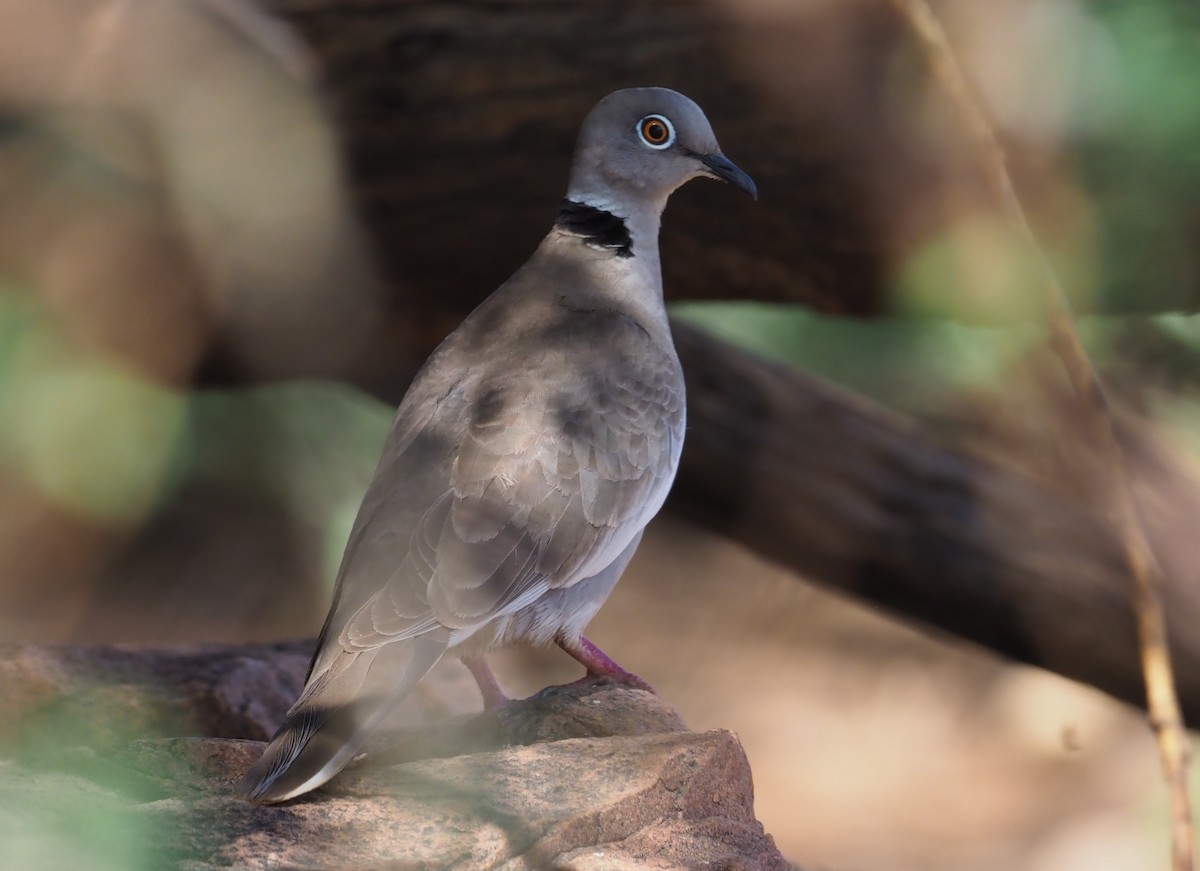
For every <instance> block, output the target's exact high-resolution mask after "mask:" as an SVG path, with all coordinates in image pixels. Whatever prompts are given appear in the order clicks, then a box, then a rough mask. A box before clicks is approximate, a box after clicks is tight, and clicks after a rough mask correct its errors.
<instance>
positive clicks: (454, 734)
mask: <svg viewBox="0 0 1200 871" xmlns="http://www.w3.org/2000/svg"><path fill="white" fill-rule="evenodd" d="M308 649H310V648H309V646H308V645H305V644H301V643H296V644H284V645H260V646H246V647H226V646H222V647H193V648H180V649H158V650H152V649H137V648H128V647H111V646H98V647H94V648H84V647H39V646H26V647H9V648H3V649H0V697H3V698H4V699H5V704H4V707H3V709H0V738H2V739H3V743H2V744H0V843H3V844H5V848H4V855H5V857H6V859H7V860H8V861H15V862H17V863H18V864H16V865H9V867H24V868H61V867H80V868H83V867H86V868H95V869H104V871H107V869H109V868H112V869H117V868H121V869H126V871H133V869H140V868H147V869H149V868H179V869H186V871H203V869H210V868H229V867H236V868H250V869H259V868H262V869H266V868H314V869H315V868H337V869H351V868H395V869H436V868H454V869H465V871H469V869H474V868H488V869H511V871H516V869H542V868H554V869H576V871H584V869H596V871H599V869H692V868H696V869H701V868H704V869H730V871H757V869H764V871H768V869H769V871H775V869H780V871H783V869H787V868H788V867H789V866H788V864H787V862H786V861H785V860H784V859H783V858H782V856H781V855H780V854H779V852H778V851H777V850H776V848H775V845H774V842H773V841H772V839H771V838H770V836H769V835H766V834H765V833H764V832H763V829H762V826H761V825H760V824H759V823H758V822H757V821H756V819H755V817H754V812H753V786H752V783H751V775H750V768H749V765H748V763H747V761H746V757H745V754H744V753H743V751H742V748H741V746H740V744H739V743H738V740H737V738H736V737H735V736H734V735H732V734H731V733H728V732H721V731H717V732H706V733H696V732H689V731H687V730H686V727H685V726H684V724H683V722H682V721H681V719H680V718H679V715H678V714H677V713H676V712H675V710H674V709H673V708H671V707H670V706H669V705H668V704H666V703H665V702H664V701H662V700H661V699H659V698H657V697H655V696H653V695H651V694H649V693H645V692H642V691H639V690H633V689H630V688H627V687H623V686H613V685H607V684H579V685H572V686H569V687H562V688H555V689H552V690H549V691H546V692H543V693H539V694H538V695H537V696H535V697H533V698H532V699H528V700H526V701H523V702H518V703H515V704H514V705H511V706H510V707H508V708H506V709H504V710H502V711H499V712H496V713H491V714H477V715H461V716H457V717H450V718H448V719H447V718H446V717H445V706H444V705H440V704H439V703H437V702H436V701H435V702H432V703H431V702H430V701H429V698H430V696H429V694H427V695H426V696H425V705H424V707H426V708H427V709H428V710H427V711H426V712H425V713H423V714H419V715H411V714H410V715H409V717H408V718H406V720H404V721H403V722H406V723H407V724H408V726H409V728H406V729H405V730H403V731H389V732H386V733H384V734H382V735H380V736H379V738H378V740H377V741H376V742H375V743H374V744H373V745H372V748H370V749H369V750H368V753H367V755H366V756H365V757H364V758H362V759H361V760H360V761H359V762H358V763H356V764H355V765H353V766H351V768H349V769H348V770H347V771H346V772H344V773H343V774H342V775H341V776H339V777H338V778H336V779H335V780H334V781H333V782H332V783H330V784H329V785H328V786H326V787H325V788H324V789H322V790H319V791H318V792H316V793H314V794H312V795H310V796H306V797H304V798H302V799H299V800H296V801H293V802H289V803H287V804H284V805H279V806H274V807H257V806H254V805H250V804H248V803H246V802H244V801H242V800H240V799H239V798H237V797H236V796H235V795H234V794H233V787H234V785H235V784H236V783H237V780H238V778H239V777H240V776H241V773H242V772H243V771H244V770H245V769H246V768H247V767H248V766H249V765H250V763H251V762H252V761H253V760H254V759H255V758H256V757H257V754H258V753H259V752H261V750H262V744H261V743H260V741H261V739H262V738H265V737H266V735H267V733H268V732H269V731H270V730H271V728H272V727H273V725H274V723H275V722H277V721H278V719H279V718H280V717H281V716H282V713H283V711H284V710H285V709H286V707H287V705H288V704H289V703H290V701H291V699H292V697H293V695H294V691H295V689H296V688H298V685H299V681H300V680H301V678H302V675H303V671H304V668H305V666H306V665H307V651H308ZM442 680H443V681H445V682H451V683H452V682H453V680H454V678H453V676H450V677H443V678H442ZM436 697H437V693H436V690H435V691H434V693H433V698H434V699H435V700H436ZM439 707H440V708H441V709H442V719H441V721H440V722H437V723H436V724H433V723H432V722H431V721H433V720H435V719H436V713H437V711H436V709H438V708H439ZM421 721H424V722H426V723H427V725H425V726H424V727H419V726H418V727H417V728H412V726H413V724H414V723H417V724H419V723H420V722H421ZM197 725H203V726H204V727H206V728H207V729H208V732H209V733H211V734H205V735H204V737H196V736H195V731H194V730H195V727H196V726H197ZM189 730H193V731H192V732H191V734H189ZM146 736H153V737H146ZM6 864H8V862H6Z"/></svg>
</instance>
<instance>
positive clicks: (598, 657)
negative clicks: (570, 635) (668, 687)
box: [556, 635, 657, 695]
mask: <svg viewBox="0 0 1200 871" xmlns="http://www.w3.org/2000/svg"><path fill="white" fill-rule="evenodd" d="M556 641H557V643H558V646H559V647H561V648H562V649H563V650H565V651H566V652H567V653H569V654H571V656H572V657H574V658H575V659H576V660H577V661H578V662H579V664H580V665H582V666H583V667H584V668H586V669H587V675H586V676H585V677H582V678H580V679H579V680H577V681H573V682H571V683H569V684H564V685H563V686H565V687H574V686H588V685H592V684H596V683H601V682H608V683H616V684H624V685H625V686H628V687H633V688H634V689H639V690H645V691H646V692H648V693H654V687H652V686H650V684H648V683H646V682H645V681H644V680H642V679H641V678H640V677H638V676H637V675H636V674H634V673H633V672H631V671H626V670H625V669H623V668H621V666H619V665H617V664H616V662H614V661H613V660H612V658H611V657H609V655H608V654H607V653H605V652H604V651H603V650H601V649H600V648H599V647H597V646H596V645H595V644H592V642H590V641H588V640H587V638H585V637H583V636H582V635H581V636H579V638H578V639H576V640H568V639H565V638H558V639H556ZM655 695H657V693H655Z"/></svg>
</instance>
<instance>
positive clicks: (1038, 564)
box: [669, 323, 1200, 717]
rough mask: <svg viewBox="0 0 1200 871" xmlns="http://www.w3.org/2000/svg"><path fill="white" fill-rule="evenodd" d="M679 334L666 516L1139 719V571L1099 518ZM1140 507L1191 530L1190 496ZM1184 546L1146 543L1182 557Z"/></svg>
mask: <svg viewBox="0 0 1200 871" xmlns="http://www.w3.org/2000/svg"><path fill="white" fill-rule="evenodd" d="M674 330H675V337H676V344H677V346H678V347H679V352H680V357H681V358H682V360H683V361H684V369H685V372H686V374H687V381H688V416H689V421H690V427H689V429H688V440H687V446H686V450H685V451H684V457H683V465H682V467H681V469H680V474H679V478H678V480H677V482H676V485H675V490H674V493H673V496H672V500H671V502H670V503H669V507H670V508H672V509H673V510H676V511H679V512H681V513H682V514H684V515H685V516H687V517H688V518H690V519H692V520H695V521H696V522H699V523H701V524H702V525H704V526H706V527H708V528H710V529H712V530H714V531H716V532H719V533H721V534H723V535H727V536H729V537H731V538H733V539H735V540H737V541H739V542H741V543H743V544H745V545H747V546H748V547H750V548H752V549H753V550H755V551H757V552H758V553H760V554H763V555H764V556H766V557H768V558H770V559H772V560H775V561H776V562H779V563H781V564H783V565H787V566H789V567H791V568H794V569H796V570H797V571H798V572H800V573H801V574H802V575H803V576H805V577H806V578H808V579H810V580H813V581H815V582H817V583H820V584H822V585H824V586H827V587H830V588H833V589H835V590H839V591H842V592H845V593H849V594H851V595H853V596H856V597H858V598H860V599H863V600H865V601H867V602H870V603H873V604H876V605H880V606H882V607H884V608H887V609H889V610H891V611H892V612H894V613H897V614H900V615H902V616H904V617H908V618H912V619H915V620H918V621H920V622H921V623H924V624H926V625H928V626H933V627H936V628H938V629H941V630H944V631H946V632H950V633H953V634H954V635H957V636H959V637H961V638H965V639H967V640H969V641H972V642H974V643H976V644H979V645H982V646H985V647H988V648H990V649H992V650H994V651H996V652H998V653H1001V654H1003V655H1004V656H1008V657H1011V658H1013V659H1016V660H1018V661H1022V662H1027V663H1030V664H1032V665H1037V666H1040V667H1042V668H1046V669H1049V670H1050V671H1054V672H1057V673H1059V674H1062V675H1065V676H1067V677H1070V678H1073V679H1075V680H1079V681H1083V682H1085V683H1089V684H1091V685H1093V686H1096V687H1098V688H1100V689H1102V690H1104V691H1105V692H1107V693H1109V694H1111V695H1113V696H1116V697H1117V698H1119V699H1122V700H1124V701H1126V702H1129V703H1130V704H1134V705H1139V706H1141V705H1144V704H1145V690H1144V686H1143V683H1142V678H1141V673H1140V671H1139V668H1138V645H1137V636H1136V631H1135V627H1134V618H1133V613H1132V610H1131V608H1130V601H1129V584H1128V573H1127V571H1126V568H1125V564H1124V559H1123V555H1122V551H1121V548H1120V545H1119V543H1118V542H1117V541H1116V540H1115V539H1114V536H1113V534H1112V531H1111V529H1110V528H1109V527H1108V526H1107V524H1106V523H1105V522H1104V520H1103V519H1102V518H1101V517H1099V516H1097V515H1096V514H1095V513H1093V512H1092V511H1091V510H1089V509H1087V508H1085V507H1083V506H1082V505H1080V504H1075V503H1073V502H1070V501H1067V500H1065V499H1064V498H1062V497H1061V496H1059V495H1058V494H1057V493H1056V492H1054V491H1053V490H1052V489H1050V488H1048V487H1046V486H1043V485H1039V484H1038V483H1036V482H1035V481H1034V480H1033V479H1031V478H1029V477H1027V476H1026V475H1024V474H1022V473H1020V472H1018V471H1016V470H1014V469H1012V468H1009V467H1006V466H1003V465H1000V464H997V463H993V462H990V461H987V460H985V459H983V458H981V457H979V456H975V455H973V454H971V453H969V452H966V451H963V450H960V449H955V448H952V447H947V446H944V445H939V444H938V443H936V442H935V441H933V440H931V439H930V438H929V436H928V434H926V433H923V432H922V431H921V430H919V429H918V428H917V427H916V426H915V425H914V424H913V423H912V422H910V421H906V420H904V419H902V418H899V417H896V416H893V415H890V414H888V413H885V412H884V411H882V410H880V409H878V408H875V407H873V406H872V405H870V404H869V403H867V402H864V401H862V400H860V399H858V398H856V397H854V396H852V395H850V394H847V393H845V392H843V391H841V390H838V389H835V388H832V387H830V386H828V385H825V384H823V383H821V382H819V381H817V380H815V379H813V378H811V377H808V376H806V375H804V374H802V373H800V372H797V371H794V370H791V369H788V368H786V367H782V366H778V365H774V364H770V363H767V362H765V361H763V360H761V359H759V358H756V357H754V356H752V355H749V354H746V353H744V352H740V351H738V350H736V349H734V348H731V347H729V346H727V345H724V344H722V343H719V342H716V341H714V340H713V339H711V338H709V337H707V336H705V335H704V334H702V333H699V332H697V331H696V330H695V329H693V328H690V327H687V326H685V325H682V324H678V323H676V324H675V326H674ZM1175 476H1176V479H1177V478H1178V470H1177V469H1176V470H1175ZM1162 477H1163V476H1161V475H1159V476H1156V480H1155V482H1154V483H1155V484H1158V483H1160V480H1158V478H1162ZM1145 500H1146V502H1147V503H1154V502H1158V505H1157V506H1154V508H1153V511H1152V514H1151V516H1153V517H1156V518H1158V517H1164V518H1169V517H1172V516H1173V515H1175V512H1176V511H1184V512H1190V513H1186V514H1184V515H1183V516H1192V517H1194V516H1196V515H1195V511H1196V509H1197V505H1196V491H1195V490H1194V489H1193V488H1188V489H1185V490H1180V491H1177V492H1174V493H1171V492H1164V490H1163V488H1161V487H1157V486H1156V487H1155V489H1154V490H1152V491H1150V492H1149V493H1148V494H1147V495H1146V497H1145ZM1164 502H1167V503H1173V504H1172V505H1165V504H1163V503H1164ZM1174 532H1175V530H1173V529H1171V528H1170V526H1169V524H1168V525H1157V526H1155V527H1153V528H1152V529H1151V534H1152V536H1153V537H1156V538H1157V539H1158V541H1156V544H1162V545H1163V547H1164V549H1169V550H1175V551H1177V550H1178V548H1179V547H1180V545H1181V543H1180V542H1179V541H1177V540H1175V539H1174V537H1173V533H1174ZM1164 538H1169V539H1170V541H1169V542H1163V541H1161V540H1162V539H1164ZM1188 545H1190V542H1189V543H1188ZM1190 559H1191V556H1190V555H1189V556H1187V557H1182V556H1181V557H1180V558H1179V559H1178V560H1176V564H1180V563H1182V564H1185V565H1186V564H1187V563H1188V562H1189V561H1190ZM730 581H731V583H736V579H730ZM1171 581H1172V582H1171V583H1169V584H1168V585H1167V586H1166V588H1165V590H1164V597H1165V599H1166V603H1167V613H1168V615H1169V620H1170V623H1171V626H1172V627H1173V628H1174V629H1175V631H1173V632H1172V633H1171V637H1172V654H1173V656H1174V657H1175V661H1176V663H1177V673H1176V679H1177V683H1178V687H1179V694H1180V698H1181V701H1182V704H1183V709H1184V712H1185V714H1186V715H1187V716H1188V717H1195V716H1197V715H1200V638H1198V637H1197V634H1196V633H1195V632H1194V631H1186V630H1187V629H1188V627H1193V626H1195V625H1196V620H1197V618H1200V591H1198V590H1197V588H1196V586H1195V585H1194V584H1192V583H1191V582H1190V578H1187V577H1185V578H1172V579H1171Z"/></svg>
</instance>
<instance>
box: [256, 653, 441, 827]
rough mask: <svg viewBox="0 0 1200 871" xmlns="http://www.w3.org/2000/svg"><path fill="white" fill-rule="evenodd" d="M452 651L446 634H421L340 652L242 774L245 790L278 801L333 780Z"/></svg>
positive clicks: (260, 800)
mask: <svg viewBox="0 0 1200 871" xmlns="http://www.w3.org/2000/svg"><path fill="white" fill-rule="evenodd" d="M445 650H446V642H445V640H444V639H436V638H431V637H429V636H421V637H418V638H413V639H407V640H405V641H399V642H394V643H391V644H387V645H384V646H382V647H379V648H376V649H374V650H367V651H361V652H354V653H343V654H341V656H339V657H338V658H337V659H336V660H334V661H333V662H332V663H331V664H330V667H329V668H326V669H324V670H323V671H321V672H320V673H319V674H317V675H314V676H312V677H310V679H309V682H308V685H307V686H306V687H305V688H304V692H303V693H301V694H300V698H299V699H298V700H297V701H296V704H294V705H293V706H292V709H291V710H290V711H288V714H287V717H286V718H285V719H284V721H283V724H282V725H281V726H280V727H279V729H278V730H277V731H276V732H275V737H273V738H272V739H271V742H270V744H268V745H267V749H266V750H265V751H263V755H262V757H261V758H260V759H259V760H258V762H256V763H254V765H253V766H251V768H250V770H249V771H248V772H246V775H245V777H243V778H242V782H241V785H240V792H241V793H242V794H243V795H244V796H245V797H246V798H248V799H250V800H251V801H253V802H257V803H259V804H273V803H275V802H281V801H287V800H288V799H291V798H295V797H296V796H299V795H303V794H304V793H306V792H309V791H310V790H313V789H316V788H317V787H318V786H321V785H322V784H323V783H325V782H327V781H328V780H329V779H330V778H332V777H333V776H334V775H335V774H337V773H338V772H339V771H341V770H342V768H344V767H345V766H346V764H347V763H349V762H350V760H351V759H353V758H354V756H355V755H356V754H357V753H358V752H359V751H360V750H361V749H362V746H363V744H364V743H365V742H366V740H367V738H368V737H369V736H370V734H371V732H373V731H374V730H375V728H376V727H377V726H378V725H379V723H380V721H381V720H382V719H383V718H384V717H385V716H386V715H387V714H388V713H389V712H390V711H391V710H392V708H394V707H395V706H396V704H397V703H398V702H399V701H400V699H402V698H403V697H404V696H405V695H406V694H407V693H408V692H409V691H410V690H411V689H412V688H413V687H414V686H416V685H417V682H418V681H420V679H421V678H422V677H424V676H425V674H426V673H427V672H428V671H429V669H431V668H433V666H434V665H436V664H437V661H438V660H439V659H441V657H442V654H443V653H444V652H445Z"/></svg>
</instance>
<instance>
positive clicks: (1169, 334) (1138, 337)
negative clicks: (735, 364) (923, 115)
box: [671, 302, 1200, 456]
mask: <svg viewBox="0 0 1200 871" xmlns="http://www.w3.org/2000/svg"><path fill="white" fill-rule="evenodd" d="M671 312H672V315H673V316H675V317H678V318H680V319H682V320H684V321H687V322H690V323H692V324H694V325H696V326H698V327H700V328H702V329H704V330H707V331H708V332H710V333H712V334H713V335H715V336H718V337H719V338H722V339H725V340H726V341H728V342H731V343H733V344H735V345H738V346H740V347H743V348H745V349H747V350H750V351H753V352H755V353H758V354H761V355H763V356H765V357H767V358H769V359H773V360H776V361H779V362H782V363H787V364H789V365H793V366H797V367H799V368H801V369H804V370H806V371H808V372H811V373H812V374H814V375H817V376H820V377H822V378H825V379H828V380H829V381H832V382H834V383H837V384H839V385H841V386H843V387H846V388H848V389H850V390H853V391H855V392H858V393H862V394H865V395H867V396H869V397H871V398H872V399H874V400H876V401H877V402H879V403H881V404H883V405H885V406H888V407H890V408H892V409H895V410H897V411H900V412H904V413H907V414H913V415H917V416H921V415H925V414H936V413H938V412H939V411H940V410H942V409H944V407H945V406H946V404H947V403H948V402H950V401H952V400H953V399H954V398H955V397H958V396H961V395H964V394H968V393H970V394H986V393H987V392H988V391H1004V390H1005V389H1006V378H1008V377H1009V375H1010V373H1011V371H1012V366H1013V365H1014V364H1016V363H1017V362H1018V361H1019V360H1020V359H1021V358H1022V357H1024V356H1025V355H1026V354H1027V353H1028V352H1029V351H1030V350H1031V349H1032V348H1033V347H1034V346H1035V345H1036V344H1038V343H1040V342H1042V341H1044V339H1043V336H1044V334H1043V332H1042V330H1041V328H1039V327H1036V326H1033V325H1031V324H1030V325H1020V326H1012V327H985V326H977V325H968V324H963V323H959V322H955V321H949V320H944V319H935V318H916V317H894V318H886V319H880V320H867V321H863V320H850V319H843V318H837V317H828V316H824V315H818V314H814V313H813V312H811V311H809V310H807V309H804V308H801V307H799V306H787V305H770V304H764V303H752V302H746V303H686V304H679V305H675V306H673V307H672V309H671ZM1079 330H1080V334H1081V336H1082V338H1083V340H1084V344H1085V346H1086V348H1087V350H1088V352H1089V353H1090V354H1091V355H1092V357H1093V359H1094V361H1095V362H1096V364H1097V365H1098V366H1099V367H1100V368H1101V369H1102V370H1104V371H1105V372H1106V373H1107V374H1108V375H1109V377H1110V378H1111V379H1114V380H1115V381H1116V382H1117V383H1118V385H1120V386H1122V387H1124V388H1126V390H1125V391H1124V392H1126V393H1127V394H1128V395H1130V396H1131V398H1133V399H1134V400H1135V401H1138V400H1140V397H1141V394H1143V393H1147V394H1148V395H1149V396H1150V400H1149V402H1150V407H1151V409H1152V410H1153V411H1154V412H1155V414H1156V416H1161V417H1162V419H1163V421H1164V422H1166V423H1168V424H1172V425H1173V427H1175V428H1179V429H1180V432H1181V433H1183V434H1184V435H1185V436H1186V437H1187V439H1188V441H1189V443H1191V444H1194V445H1195V446H1196V448H1197V456H1200V315H1181V314H1167V315H1147V316H1098V315H1094V316H1086V317H1083V318H1080V320H1079Z"/></svg>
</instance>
